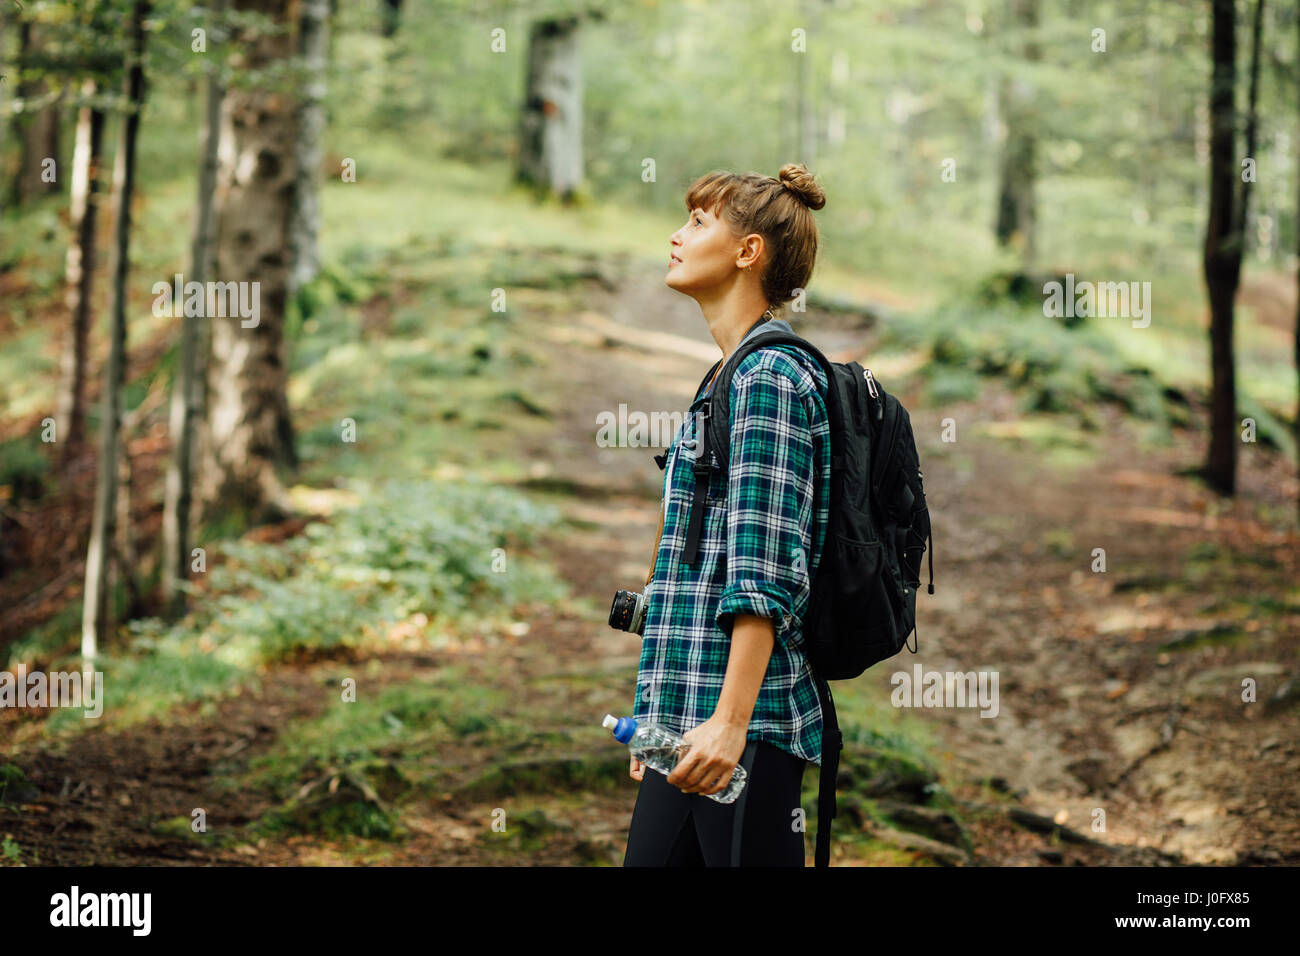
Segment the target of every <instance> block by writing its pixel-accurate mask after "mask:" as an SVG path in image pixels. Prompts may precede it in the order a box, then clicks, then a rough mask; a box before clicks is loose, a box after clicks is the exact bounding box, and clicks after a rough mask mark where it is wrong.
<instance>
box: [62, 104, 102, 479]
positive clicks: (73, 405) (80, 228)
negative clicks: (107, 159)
mask: <svg viewBox="0 0 1300 956" xmlns="http://www.w3.org/2000/svg"><path fill="white" fill-rule="evenodd" d="M97 92H98V87H97V84H96V83H95V81H94V80H91V79H87V80H86V81H84V82H83V83H82V85H81V95H82V98H83V100H85V102H84V103H83V105H82V107H81V109H80V111H79V112H78V115H77V142H76V147H75V149H74V151H73V155H72V186H71V193H72V204H71V213H72V228H73V241H72V242H71V243H69V244H68V256H67V263H66V266H65V269H64V272H65V277H66V286H67V294H66V299H65V301H66V302H67V306H68V314H69V316H70V317H71V319H72V324H71V328H70V329H69V334H68V339H67V343H66V344H65V346H64V349H63V359H62V366H61V370H60V371H61V382H60V388H59V408H58V419H57V420H58V423H59V428H60V429H61V432H60V435H59V440H60V441H61V442H62V443H63V460H64V461H65V462H67V461H69V460H70V458H71V456H72V455H73V454H74V453H75V452H76V450H77V449H78V448H79V447H80V446H81V445H82V443H84V441H85V438H86V361H87V349H88V344H89V339H90V326H91V324H92V323H93V322H94V314H93V310H92V303H93V301H94V299H93V295H92V293H93V291H94V286H95V230H96V225H97V223H98V221H99V191H100V190H99V166H100V161H101V159H102V155H103V141H104V111H103V110H102V109H100V108H99V107H97V106H95V105H93V104H92V103H91V102H90V100H91V98H92V97H94V96H95V94H96V93H97Z"/></svg>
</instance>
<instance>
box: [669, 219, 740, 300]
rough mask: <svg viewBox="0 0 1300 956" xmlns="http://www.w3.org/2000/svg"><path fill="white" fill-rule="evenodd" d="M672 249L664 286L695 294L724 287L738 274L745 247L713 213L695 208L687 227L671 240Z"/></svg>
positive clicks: (687, 220)
mask: <svg viewBox="0 0 1300 956" xmlns="http://www.w3.org/2000/svg"><path fill="white" fill-rule="evenodd" d="M668 241H669V243H670V244H671V250H670V253H669V256H670V257H669V260H668V274H667V275H666V276H664V284H665V285H667V286H668V287H669V288H670V289H675V290H677V291H678V292H684V293H686V294H687V295H692V296H694V295H696V294H697V293H699V292H703V291H705V290H708V289H713V288H717V287H719V286H721V285H722V284H723V283H725V282H726V281H727V280H729V279H731V278H733V277H734V276H735V274H736V272H737V269H738V267H737V265H736V260H737V259H738V258H739V257H740V252H741V249H742V244H741V241H740V240H739V239H737V238H736V237H735V236H734V235H732V233H731V229H730V228H729V227H728V226H727V224H726V223H725V222H723V221H722V220H721V219H719V218H718V217H717V216H715V215H714V214H713V213H712V212H706V211H705V210H703V209H698V208H697V209H692V210H691V213H690V215H689V216H687V218H686V225H684V226H682V228H680V229H678V230H677V231H676V232H674V233H673V234H672V236H671V237H670V238H669V240H668Z"/></svg>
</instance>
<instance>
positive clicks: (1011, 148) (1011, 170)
mask: <svg viewBox="0 0 1300 956" xmlns="http://www.w3.org/2000/svg"><path fill="white" fill-rule="evenodd" d="M1008 11H1009V19H1010V22H1009V23H1008V24H1007V27H1006V29H1007V31H1008V33H1009V34H1010V35H1011V36H1013V37H1014V36H1019V37H1020V40H1019V42H1018V43H1009V44H1008V45H1007V49H1008V55H1012V53H1011V51H1016V52H1017V53H1018V55H1019V57H1020V58H1021V59H1023V60H1024V61H1026V62H1030V63H1032V62H1035V61H1037V60H1038V59H1039V58H1040V55H1041V54H1040V52H1039V49H1038V43H1037V41H1036V40H1035V39H1034V37H1033V31H1034V30H1036V29H1037V28H1038V0H1010V3H1009V4H1008ZM999 100H1000V112H1001V113H1002V118H1003V122H1004V123H1005V124H1006V136H1005V139H1004V140H1003V143H1002V155H1001V157H1000V160H999V163H998V178H999V186H998V215H997V223H996V225H995V226H994V234H995V235H996V237H997V240H998V243H999V245H1002V246H1014V247H1018V248H1019V249H1020V252H1021V260H1022V262H1023V264H1024V269H1025V271H1026V272H1029V271H1031V270H1032V269H1033V263H1034V257H1035V248H1034V242H1035V238H1036V236H1035V219H1036V217H1035V211H1034V179H1035V174H1036V170H1035V165H1036V162H1035V151H1036V143H1035V138H1034V126H1035V123H1036V121H1037V118H1036V116H1035V111H1034V106H1033V101H1034V92H1033V89H1032V87H1031V86H1030V84H1029V83H1028V82H1027V81H1025V80H1022V79H1018V78H1015V77H1013V76H1011V75H1009V74H1007V73H1004V74H1003V75H1002V77H1001V79H1000V84H999Z"/></svg>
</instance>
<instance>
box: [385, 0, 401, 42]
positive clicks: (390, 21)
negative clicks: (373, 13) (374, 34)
mask: <svg viewBox="0 0 1300 956" xmlns="http://www.w3.org/2000/svg"><path fill="white" fill-rule="evenodd" d="M401 22H402V0H379V32H380V33H381V34H383V35H384V36H385V37H392V36H396V35H397V28H398V27H399V26H400V25H401Z"/></svg>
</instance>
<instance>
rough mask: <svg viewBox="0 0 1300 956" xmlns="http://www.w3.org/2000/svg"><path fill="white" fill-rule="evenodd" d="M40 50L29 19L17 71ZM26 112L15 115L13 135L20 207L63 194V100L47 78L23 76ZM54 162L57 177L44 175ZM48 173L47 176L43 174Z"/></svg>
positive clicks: (14, 188) (21, 32)
mask: <svg viewBox="0 0 1300 956" xmlns="http://www.w3.org/2000/svg"><path fill="white" fill-rule="evenodd" d="M39 51H40V34H39V33H38V32H37V31H36V30H34V29H33V25H32V23H31V21H30V20H24V21H23V22H22V23H21V24H20V25H19V28H18V69H19V70H20V71H24V72H25V70H26V68H27V66H28V63H29V61H30V60H31V59H33V58H34V57H35V55H36V54H37V53H38V52H39ZM15 96H16V98H17V99H18V100H19V101H21V103H22V107H23V111H22V112H21V113H19V114H17V115H16V117H15V120H14V132H15V134H16V135H17V137H18V170H17V172H16V174H15V175H14V179H13V182H12V183H11V184H10V197H9V198H10V201H11V202H12V203H13V205H15V206H21V205H24V204H25V203H27V202H28V201H29V200H30V199H33V198H34V197H36V196H45V195H51V194H53V193H57V192H59V191H60V188H61V187H60V182H59V177H58V172H59V170H58V158H59V114H60V104H61V100H62V97H61V96H54V94H53V91H52V90H51V88H50V84H49V83H48V82H47V81H46V79H45V78H44V77H38V78H32V77H27V76H23V77H22V78H21V79H20V80H19V82H18V87H17V90H16V92H15ZM47 159H53V160H54V161H55V168H54V173H55V175H54V177H53V178H51V177H50V176H49V175H48V174H45V169H46V166H45V160H47ZM43 174H45V175H43Z"/></svg>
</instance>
